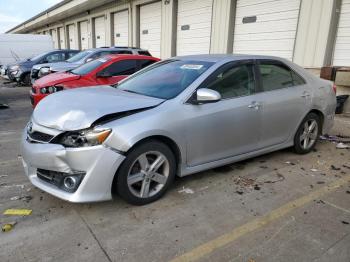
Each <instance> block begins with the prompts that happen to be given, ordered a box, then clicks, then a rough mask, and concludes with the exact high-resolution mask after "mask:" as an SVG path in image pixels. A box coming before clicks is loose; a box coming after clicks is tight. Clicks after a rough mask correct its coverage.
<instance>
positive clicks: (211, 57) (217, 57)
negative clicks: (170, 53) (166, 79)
mask: <svg viewBox="0 0 350 262" xmlns="http://www.w3.org/2000/svg"><path fill="white" fill-rule="evenodd" d="M173 59H178V60H192V61H205V62H213V63H217V62H221V61H223V60H225V61H239V60H249V59H269V60H270V59H271V60H278V61H281V60H283V59H282V58H280V57H276V56H265V55H246V54H205V55H187V56H177V57H174V58H173Z"/></svg>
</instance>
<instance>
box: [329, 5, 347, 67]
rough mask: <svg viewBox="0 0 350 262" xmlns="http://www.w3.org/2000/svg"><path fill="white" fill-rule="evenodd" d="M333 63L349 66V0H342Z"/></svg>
mask: <svg viewBox="0 0 350 262" xmlns="http://www.w3.org/2000/svg"><path fill="white" fill-rule="evenodd" d="M333 65H336V66H350V0H343V1H342V5H341V9H340V17H339V23H338V31H337V37H336V41H335V47H334V56H333Z"/></svg>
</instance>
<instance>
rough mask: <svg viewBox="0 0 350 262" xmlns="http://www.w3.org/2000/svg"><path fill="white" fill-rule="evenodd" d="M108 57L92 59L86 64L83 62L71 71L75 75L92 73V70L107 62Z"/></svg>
mask: <svg viewBox="0 0 350 262" xmlns="http://www.w3.org/2000/svg"><path fill="white" fill-rule="evenodd" d="M107 61H108V59H106V58H100V59H96V60H92V61H90V62H88V63H86V64H83V65H82V66H79V67H77V68H75V69H73V70H72V71H71V73H72V74H75V75H86V74H88V73H90V72H91V71H93V70H95V69H96V68H97V67H99V66H100V65H102V64H104V63H106V62H107Z"/></svg>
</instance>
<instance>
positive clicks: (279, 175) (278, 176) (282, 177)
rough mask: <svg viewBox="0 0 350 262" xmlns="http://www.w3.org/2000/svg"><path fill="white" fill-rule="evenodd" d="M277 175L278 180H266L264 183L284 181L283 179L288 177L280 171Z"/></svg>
mask: <svg viewBox="0 0 350 262" xmlns="http://www.w3.org/2000/svg"><path fill="white" fill-rule="evenodd" d="M276 176H277V179H276V180H267V181H264V183H266V184H274V183H277V182H281V181H283V180H285V179H286V178H285V177H284V176H283V175H282V174H280V173H277V174H276Z"/></svg>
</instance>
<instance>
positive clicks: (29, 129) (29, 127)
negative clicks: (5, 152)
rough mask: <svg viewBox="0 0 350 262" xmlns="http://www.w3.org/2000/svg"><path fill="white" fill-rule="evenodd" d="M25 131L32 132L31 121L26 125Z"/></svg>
mask: <svg viewBox="0 0 350 262" xmlns="http://www.w3.org/2000/svg"><path fill="white" fill-rule="evenodd" d="M27 132H28V133H29V134H31V133H33V123H32V122H29V124H28V126H27Z"/></svg>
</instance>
